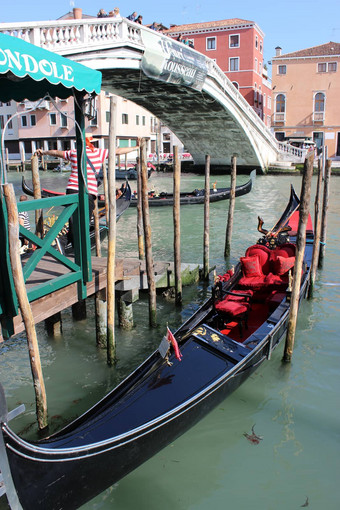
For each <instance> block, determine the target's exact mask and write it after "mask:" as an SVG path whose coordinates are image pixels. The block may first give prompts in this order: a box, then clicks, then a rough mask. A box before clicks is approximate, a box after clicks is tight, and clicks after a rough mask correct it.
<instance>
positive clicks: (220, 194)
mask: <svg viewBox="0 0 340 510" xmlns="http://www.w3.org/2000/svg"><path fill="white" fill-rule="evenodd" d="M255 176H256V170H253V171H252V172H251V174H250V179H249V181H247V182H246V183H245V184H241V185H240V186H236V189H235V196H236V197H240V196H242V195H246V194H247V193H250V191H251V189H252V187H253V183H254V180H255ZM204 195H205V193H204V189H200V190H199V189H196V190H194V191H192V192H191V193H184V192H183V193H181V194H180V204H181V205H193V204H203V203H204ZM209 197H210V199H209V201H210V203H212V202H219V201H220V200H228V199H229V198H230V188H216V189H211V190H210V195H209ZM137 202H138V200H137V197H136V195H135V194H133V195H132V199H131V207H136V206H137ZM173 203H174V197H173V194H172V193H165V192H162V193H160V194H158V195H156V194H155V193H154V192H152V191H151V192H149V206H150V207H161V206H166V205H173Z"/></svg>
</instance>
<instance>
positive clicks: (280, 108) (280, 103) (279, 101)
mask: <svg viewBox="0 0 340 510" xmlns="http://www.w3.org/2000/svg"><path fill="white" fill-rule="evenodd" d="M275 111H276V112H278V113H284V112H285V111H286V98H285V96H284V94H278V95H277V96H276V108H275Z"/></svg>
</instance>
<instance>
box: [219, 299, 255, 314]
mask: <svg viewBox="0 0 340 510" xmlns="http://www.w3.org/2000/svg"><path fill="white" fill-rule="evenodd" d="M215 308H216V310H217V311H218V312H223V313H227V314H228V315H231V316H233V317H235V316H237V315H240V314H242V313H245V312H246V311H247V310H248V309H249V304H248V303H245V302H243V301H242V302H239V301H230V300H229V299H224V300H223V301H220V302H219V303H216V305H215Z"/></svg>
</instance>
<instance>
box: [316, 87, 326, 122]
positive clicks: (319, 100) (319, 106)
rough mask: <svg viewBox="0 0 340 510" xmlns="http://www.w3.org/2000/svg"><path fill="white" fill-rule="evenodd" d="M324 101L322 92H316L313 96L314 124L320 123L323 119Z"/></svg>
mask: <svg viewBox="0 0 340 510" xmlns="http://www.w3.org/2000/svg"><path fill="white" fill-rule="evenodd" d="M325 99H326V96H325V94H324V93H323V92H317V93H316V94H315V96H314V113H313V120H314V122H322V121H324V119H325Z"/></svg>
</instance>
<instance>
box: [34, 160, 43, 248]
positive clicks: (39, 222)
mask: <svg viewBox="0 0 340 510" xmlns="http://www.w3.org/2000/svg"><path fill="white" fill-rule="evenodd" d="M31 167H32V184H33V196H34V199H35V200H37V199H39V198H41V186H40V176H39V160H38V156H36V155H34V156H32V158H31ZM35 231H36V234H37V236H39V237H40V238H41V239H42V238H43V236H44V218H43V211H42V209H36V211H35Z"/></svg>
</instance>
